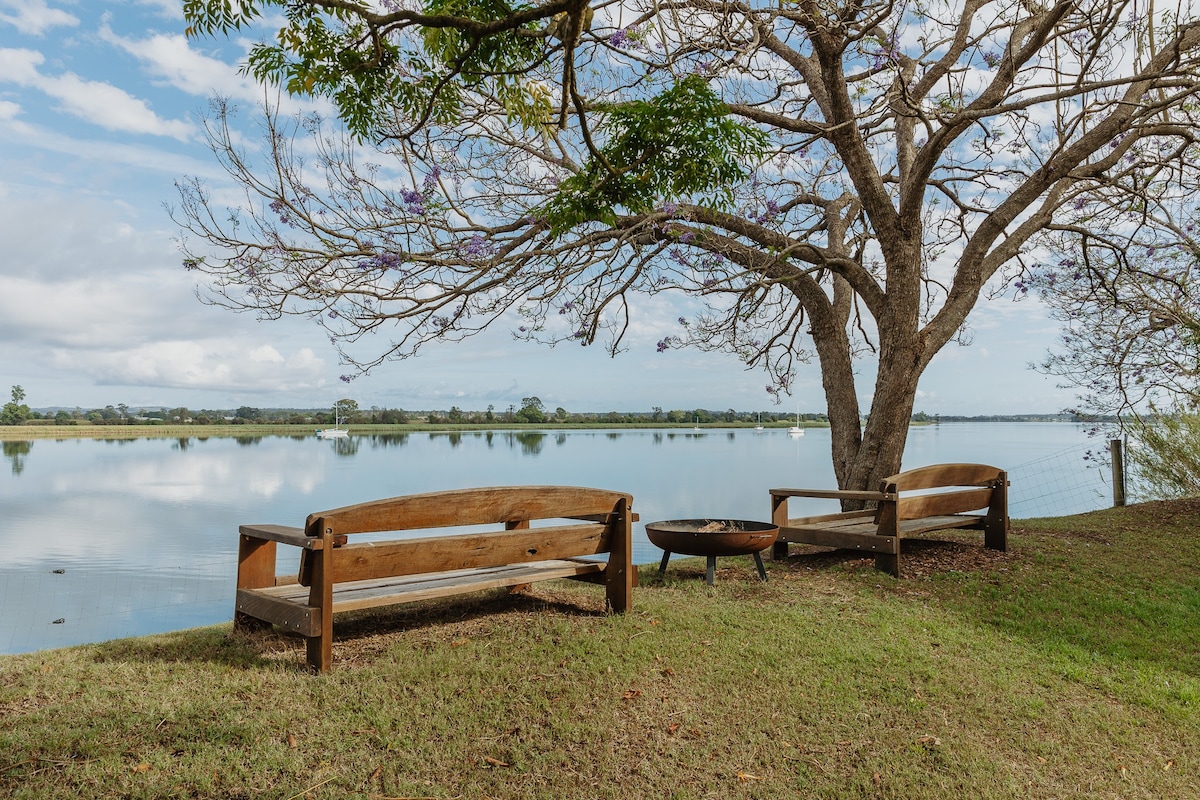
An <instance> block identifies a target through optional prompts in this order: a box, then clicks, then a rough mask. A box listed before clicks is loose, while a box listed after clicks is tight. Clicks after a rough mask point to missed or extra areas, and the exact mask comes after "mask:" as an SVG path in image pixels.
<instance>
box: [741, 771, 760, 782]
mask: <svg viewBox="0 0 1200 800" xmlns="http://www.w3.org/2000/svg"><path fill="white" fill-rule="evenodd" d="M737 776H738V780H739V781H741V782H742V783H745V782H746V781H761V780H762V778H760V777H758V776H757V775H755V774H753V773H750V772H742V771H741V770H738V774H737Z"/></svg>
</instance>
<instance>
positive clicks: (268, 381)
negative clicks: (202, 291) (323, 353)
mask: <svg viewBox="0 0 1200 800" xmlns="http://www.w3.org/2000/svg"><path fill="white" fill-rule="evenodd" d="M266 347H267V348H269V349H274V348H271V347H270V346H266ZM263 349H264V346H259V347H253V346H248V345H247V343H246V342H245V341H243V340H241V339H238V340H221V339H209V340H202V341H198V340H189V341H166V342H153V343H149V344H144V345H141V346H139V347H135V348H132V349H128V350H108V351H104V352H98V353H97V352H90V353H84V352H81V351H78V350H65V349H64V350H57V351H56V352H55V353H54V356H53V359H54V365H55V366H56V367H57V368H59V369H70V370H75V371H77V372H79V373H82V374H84V375H87V376H89V377H91V378H92V379H93V380H94V381H95V382H96V383H97V384H99V385H102V386H103V385H113V386H150V387H162V388H172V389H191V390H196V391H206V390H220V391H235V392H305V391H310V390H314V389H318V388H320V387H321V386H324V385H326V383H327V380H326V377H325V376H326V374H327V367H326V365H325V363H324V362H323V361H322V360H321V359H319V358H316V357H315V355H314V354H313V352H312V351H311V350H307V349H305V350H302V351H300V352H298V353H296V354H295V355H294V356H293V357H292V358H283V357H282V356H280V358H279V359H278V360H277V361H264V360H263V359H262V358H260V357H258V356H257V355H256V354H258V353H260V352H261V351H262V350H263Z"/></svg>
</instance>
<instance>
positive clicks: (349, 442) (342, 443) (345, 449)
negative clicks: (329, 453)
mask: <svg viewBox="0 0 1200 800" xmlns="http://www.w3.org/2000/svg"><path fill="white" fill-rule="evenodd" d="M331 441H332V442H333V452H334V455H336V456H338V457H340V458H348V457H350V456H354V455H357V454H358V442H359V437H357V436H347V437H346V438H345V439H333V440H331Z"/></svg>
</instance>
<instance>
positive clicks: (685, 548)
mask: <svg viewBox="0 0 1200 800" xmlns="http://www.w3.org/2000/svg"><path fill="white" fill-rule="evenodd" d="M778 535H779V526H777V525H772V524H771V523H768V522H752V521H749V520H741V519H675V520H667V521H665V522H649V523H646V537H647V538H649V539H650V541H651V543H652V544H654V545H657V546H658V547H661V548H662V549H663V551H664V552H663V558H662V563H661V564H660V565H659V567H658V571H659V574H662V573H663V572H665V571H666V569H667V561H669V560H670V558H671V553H683V554H684V555H689V556H706V557H707V558H708V569H707V570H706V574H705V579H706V581H707V583H708V585H709V586H712V583H713V575H714V573H715V572H716V564H717V556H741V555H751V554H753V556H754V563H755V566H757V567H758V576H759V578H761V579H762V580H764V581H765V580H766V579H767V571H766V569H764V568H763V563H762V556H761V555H759V553H760V552H761V551H762V550H765V549H766V548H768V547H770V546H771V544H772V543H774V541H775V537H776V536H778Z"/></svg>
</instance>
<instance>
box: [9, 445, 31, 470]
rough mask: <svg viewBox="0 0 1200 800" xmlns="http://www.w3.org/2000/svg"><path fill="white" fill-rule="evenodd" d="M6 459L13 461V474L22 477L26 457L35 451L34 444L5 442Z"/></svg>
mask: <svg viewBox="0 0 1200 800" xmlns="http://www.w3.org/2000/svg"><path fill="white" fill-rule="evenodd" d="M2 444H3V446H4V456H5V458H8V459H11V460H12V474H13V475H20V474H21V473H22V472H24V471H25V456H27V455H29V451H30V450H32V449H33V442H28V441H22V442H3V443H2Z"/></svg>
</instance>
